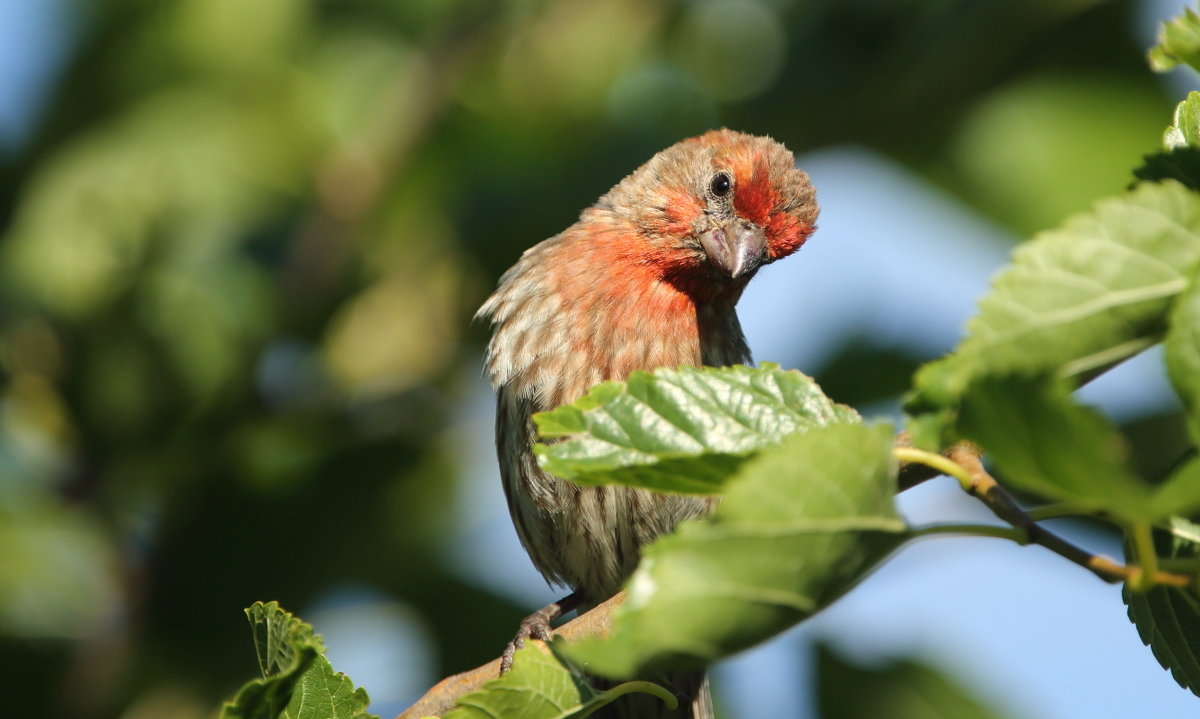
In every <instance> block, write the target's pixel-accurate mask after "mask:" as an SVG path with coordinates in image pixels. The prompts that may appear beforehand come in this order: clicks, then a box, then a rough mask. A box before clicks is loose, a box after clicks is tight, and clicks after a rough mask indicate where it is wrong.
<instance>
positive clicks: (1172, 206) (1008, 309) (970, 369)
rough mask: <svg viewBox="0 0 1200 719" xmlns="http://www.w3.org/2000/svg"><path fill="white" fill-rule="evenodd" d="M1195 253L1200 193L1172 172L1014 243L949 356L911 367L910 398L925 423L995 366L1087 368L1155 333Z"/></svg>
mask: <svg viewBox="0 0 1200 719" xmlns="http://www.w3.org/2000/svg"><path fill="white" fill-rule="evenodd" d="M1197 265H1200V198H1198V197H1197V196H1196V194H1195V193H1193V192H1191V191H1189V190H1188V189H1187V188H1185V187H1184V186H1183V185H1181V184H1179V183H1177V182H1172V181H1166V182H1163V183H1159V184H1150V183H1145V184H1142V185H1139V186H1138V187H1137V188H1135V189H1134V190H1133V191H1132V192H1130V193H1129V194H1128V195H1126V196H1122V197H1118V198H1112V199H1108V200H1104V201H1102V202H1100V203H1098V204H1097V205H1096V207H1095V208H1094V209H1093V210H1092V211H1091V212H1089V213H1086V214H1083V215H1079V216H1076V217H1074V218H1072V219H1070V220H1068V221H1067V222H1066V223H1065V224H1064V225H1063V226H1062V227H1061V228H1059V229H1056V230H1052V231H1049V232H1045V233H1042V234H1040V235H1038V236H1037V237H1035V238H1034V239H1033V240H1031V241H1030V242H1028V243H1026V244H1024V245H1022V246H1021V247H1019V248H1017V250H1016V252H1015V253H1014V256H1013V262H1012V264H1011V265H1010V266H1009V267H1008V268H1007V269H1005V270H1004V271H1003V272H1002V273H1001V274H1000V275H999V276H998V277H997V278H996V280H995V281H994V282H993V286H992V291H991V292H990V293H989V294H988V295H987V296H986V297H985V298H984V299H983V300H982V302H981V303H980V309H979V313H978V314H977V315H976V316H975V317H974V318H973V319H972V320H971V321H970V323H969V324H968V326H967V338H966V339H965V340H963V342H962V343H961V344H960V345H959V346H958V348H957V349H956V350H955V351H954V353H953V354H951V355H950V356H948V357H945V358H943V359H941V360H938V361H935V362H931V363H929V364H927V365H925V366H924V367H922V368H921V370H919V371H918V373H917V376H916V390H915V392H914V393H913V394H912V395H910V397H909V398H908V401H907V405H906V409H907V410H908V411H909V412H910V414H912V415H930V416H934V417H936V418H937V419H936V422H935V423H933V424H931V423H929V422H928V417H926V418H925V420H926V424H925V425H924V426H923V427H922V429H923V430H924V434H926V435H927V434H929V432H930V430H932V429H939V428H940V429H941V430H942V432H939V436H941V437H942V439H943V441H945V440H946V439H949V438H947V437H945V436H944V431H945V429H946V427H947V426H948V425H950V424H951V423H952V422H953V414H954V411H955V410H956V409H957V406H958V403H959V402H960V401H961V398H962V395H963V393H964V392H965V391H966V389H967V387H968V385H970V384H971V382H972V381H974V380H975V379H977V378H980V377H984V376H988V375H1008V374H1015V373H1020V374H1029V375H1040V374H1053V375H1057V376H1059V377H1066V378H1075V379H1086V378H1088V377H1091V376H1094V375H1095V374H1098V373H1099V372H1102V371H1103V370H1105V369H1107V368H1109V367H1111V366H1112V365H1114V364H1116V363H1118V362H1120V361H1121V360H1124V359H1126V358H1128V357H1130V356H1132V355H1134V354H1137V353H1138V352H1140V351H1142V350H1143V349H1145V348H1147V347H1149V346H1151V345H1153V344H1155V343H1156V342H1158V341H1159V340H1160V339H1161V338H1162V336H1163V334H1164V332H1165V331H1166V328H1167V315H1168V312H1169V310H1170V308H1171V305H1172V302H1173V301H1174V300H1175V298H1176V297H1177V296H1178V295H1179V294H1180V293H1182V292H1183V291H1184V290H1185V289H1186V288H1187V287H1188V285H1189V282H1190V278H1191V277H1192V275H1193V274H1194V273H1195V271H1196V267H1197Z"/></svg>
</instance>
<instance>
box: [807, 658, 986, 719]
mask: <svg viewBox="0 0 1200 719" xmlns="http://www.w3.org/2000/svg"><path fill="white" fill-rule="evenodd" d="M816 651H817V711H818V715H819V716H820V717H821V718H822V719H861V718H862V717H888V719H999V717H1000V716H1001V715H1000V714H998V713H997V712H996V711H995V710H994V709H992V708H990V707H988V706H987V705H986V704H985V703H983V702H982V701H980V700H979V699H978V698H976V697H974V696H972V695H971V693H970V692H969V691H967V689H966V688H965V687H963V686H961V685H959V684H958V682H955V681H954V680H952V679H950V678H949V677H948V676H946V675H945V674H943V673H941V672H938V671H936V670H934V669H932V668H931V667H928V666H926V665H924V664H921V663H918V662H915V661H907V660H900V661H890V662H887V663H886V664H883V665H880V666H873V667H868V666H861V665H858V664H855V663H853V662H851V661H850V660H848V659H846V658H844V657H841V656H838V655H837V654H836V653H835V652H834V651H833V650H832V649H830V648H829V646H828V645H825V644H819V645H817V647H816Z"/></svg>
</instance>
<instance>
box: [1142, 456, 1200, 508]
mask: <svg viewBox="0 0 1200 719" xmlns="http://www.w3.org/2000/svg"><path fill="white" fill-rule="evenodd" d="M1151 502H1152V505H1151V506H1152V508H1153V514H1154V515H1155V516H1157V517H1175V516H1189V515H1192V514H1194V513H1196V512H1197V511H1200V457H1195V456H1193V457H1192V458H1191V459H1189V460H1187V461H1186V462H1184V463H1183V466H1182V467H1180V468H1179V469H1177V470H1176V471H1175V472H1174V473H1173V474H1172V475H1171V476H1170V477H1169V478H1168V479H1167V481H1166V482H1164V483H1163V484H1161V485H1159V486H1158V487H1157V488H1156V491H1155V493H1154V497H1153V498H1152V499H1151Z"/></svg>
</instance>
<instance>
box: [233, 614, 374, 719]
mask: <svg viewBox="0 0 1200 719" xmlns="http://www.w3.org/2000/svg"><path fill="white" fill-rule="evenodd" d="M246 617H247V618H248V619H249V620H250V627H251V630H252V632H253V634H254V647H255V650H256V651H257V653H258V665H259V668H260V669H261V670H262V674H263V678H262V679H255V680H253V681H250V682H247V683H246V684H245V686H243V687H242V688H241V690H240V691H239V692H238V693H237V696H235V697H234V698H233V700H232V701H230V702H228V703H226V704H225V706H224V707H223V708H222V709H221V719H276V718H282V719H378V718H377V717H375V716H374V715H373V714H367V713H366V708H367V705H368V704H370V699H369V698H368V697H367V692H366V691H365V690H363V689H355V688H354V684H353V683H352V682H351V681H350V679H349V678H348V677H347V676H346V675H345V674H342V673H340V672H335V671H334V670H333V667H332V666H331V665H330V664H329V660H327V659H326V658H325V656H324V652H325V645H324V643H323V642H322V641H321V637H320V636H318V635H316V634H313V630H312V627H311V626H309V625H308V624H305V623H304V622H302V621H301V620H299V619H298V618H296V617H295V616H293V615H292V614H290V613H288V612H286V611H284V610H283V609H280V608H279V604H278V603H276V602H268V603H266V604H263V603H262V602H255V603H254V604H253V605H252V606H251V607H250V608H249V609H247V610H246Z"/></svg>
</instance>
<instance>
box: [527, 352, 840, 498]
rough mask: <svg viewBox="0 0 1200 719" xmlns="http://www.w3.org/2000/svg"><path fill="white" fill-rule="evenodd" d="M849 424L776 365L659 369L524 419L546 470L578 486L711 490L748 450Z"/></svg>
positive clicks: (796, 375) (809, 384) (810, 386)
mask: <svg viewBox="0 0 1200 719" xmlns="http://www.w3.org/2000/svg"><path fill="white" fill-rule="evenodd" d="M853 418H857V415H856V414H855V412H854V411H853V410H851V409H850V408H848V407H844V406H841V405H837V404H834V403H833V402H832V401H831V400H830V399H829V398H828V397H826V396H825V395H824V394H823V393H822V392H821V388H820V387H818V386H817V384H816V383H815V382H813V380H812V379H811V378H810V377H807V376H805V375H803V374H801V373H800V372H797V371H795V370H783V369H780V368H779V366H778V365H774V364H770V363H767V364H764V366H763V367H762V368H753V367H743V366H738V367H722V368H711V367H705V368H700V367H680V368H677V369H671V368H660V369H657V370H654V372H634V373H633V374H631V375H630V376H629V379H628V380H627V381H626V382H610V383H606V384H604V385H601V386H600V387H596V388H593V389H592V390H591V391H590V392H589V393H588V394H587V395H585V396H584V397H582V398H581V399H579V400H577V401H575V402H573V403H572V404H569V405H566V406H564V407H560V408H558V409H555V410H553V411H550V412H543V413H540V414H538V415H535V416H534V420H535V421H536V422H537V425H538V430H539V432H540V433H541V435H542V437H543V438H546V439H554V438H559V437H566V439H564V440H563V441H561V442H556V443H554V444H549V445H538V446H537V447H535V451H536V452H537V454H538V461H539V462H540V463H541V465H542V467H544V468H545V469H546V470H547V471H550V472H552V473H554V474H555V475H557V476H559V477H565V478H567V479H571V480H573V481H575V482H578V483H580V484H607V483H613V482H616V483H621V484H629V485H632V486H638V487H646V488H650V489H656V490H659V491H666V492H695V493H713V492H717V491H720V489H721V485H722V483H723V482H724V481H725V480H726V479H727V478H728V477H729V476H730V474H731V473H732V472H733V471H734V470H735V469H736V468H737V467H738V466H739V465H740V464H741V462H742V461H743V460H744V459H745V457H746V456H747V455H749V454H750V453H752V452H753V451H755V450H758V449H762V448H763V447H768V446H771V445H774V444H777V443H778V442H779V441H780V440H781V439H783V438H784V437H786V436H788V435H789V434H792V433H793V432H799V431H804V430H806V429H808V428H810V427H816V426H822V425H825V424H828V423H830V422H835V421H846V420H850V419H853Z"/></svg>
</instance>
